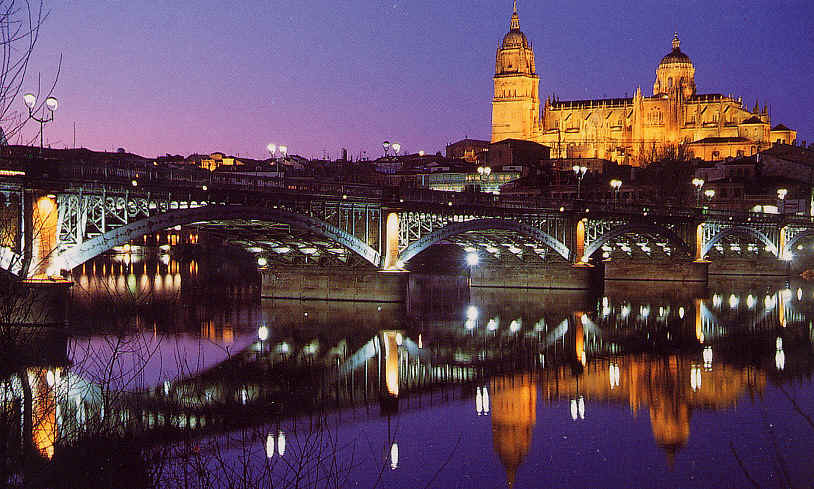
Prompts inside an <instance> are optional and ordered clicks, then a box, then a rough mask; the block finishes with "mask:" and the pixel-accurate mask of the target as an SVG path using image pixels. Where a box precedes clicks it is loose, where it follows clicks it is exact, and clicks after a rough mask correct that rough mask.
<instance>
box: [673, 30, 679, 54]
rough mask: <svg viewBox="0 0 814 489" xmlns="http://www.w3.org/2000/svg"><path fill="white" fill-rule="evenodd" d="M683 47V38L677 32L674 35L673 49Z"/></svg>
mask: <svg viewBox="0 0 814 489" xmlns="http://www.w3.org/2000/svg"><path fill="white" fill-rule="evenodd" d="M679 47H681V40H680V39H679V38H678V32H676V33H675V35H674V36H673V49H674V50H675V49H678V48H679Z"/></svg>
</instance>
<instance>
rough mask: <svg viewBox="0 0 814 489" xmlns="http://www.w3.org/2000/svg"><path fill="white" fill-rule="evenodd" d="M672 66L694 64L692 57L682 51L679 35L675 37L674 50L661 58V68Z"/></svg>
mask: <svg viewBox="0 0 814 489" xmlns="http://www.w3.org/2000/svg"><path fill="white" fill-rule="evenodd" d="M672 64H689V65H691V64H692V60H690V57H689V56H687V55H686V54H684V52H683V51H681V41H680V40H679V39H678V34H676V35H675V37H673V50H672V51H670V52H669V53H667V55H666V56H664V57H663V58H661V63H659V66H660V67H661V66H665V65H672Z"/></svg>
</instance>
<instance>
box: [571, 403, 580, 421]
mask: <svg viewBox="0 0 814 489" xmlns="http://www.w3.org/2000/svg"><path fill="white" fill-rule="evenodd" d="M578 409H579V408H578V407H577V400H576V399H571V419H573V420H574V421H576V420H577V418H578V417H579V411H578Z"/></svg>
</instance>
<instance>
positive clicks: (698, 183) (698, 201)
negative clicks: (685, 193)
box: [692, 177, 704, 207]
mask: <svg viewBox="0 0 814 489" xmlns="http://www.w3.org/2000/svg"><path fill="white" fill-rule="evenodd" d="M692 184H693V186H695V200H696V207H701V187H703V186H704V179H703V178H697V177H696V178H693V179H692Z"/></svg>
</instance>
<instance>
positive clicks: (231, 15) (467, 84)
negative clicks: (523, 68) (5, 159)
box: [14, 0, 814, 158]
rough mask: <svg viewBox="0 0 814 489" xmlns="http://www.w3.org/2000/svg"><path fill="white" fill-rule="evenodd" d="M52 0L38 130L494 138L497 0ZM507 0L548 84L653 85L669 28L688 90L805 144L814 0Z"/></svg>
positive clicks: (182, 145) (418, 143)
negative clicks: (687, 71)
mask: <svg viewBox="0 0 814 489" xmlns="http://www.w3.org/2000/svg"><path fill="white" fill-rule="evenodd" d="M50 8H51V16H50V18H49V19H48V21H47V23H46V25H45V26H44V28H43V31H42V35H41V41H40V45H39V46H38V50H37V52H36V54H35V58H36V59H35V62H34V63H33V65H32V71H31V75H32V80H36V73H37V72H42V74H43V79H47V78H48V76H49V75H50V74H51V73H52V72H53V68H54V66H55V65H56V60H57V58H58V56H59V53H62V54H63V56H64V61H63V69H62V75H61V77H60V80H59V84H58V86H57V89H56V91H55V95H56V96H57V97H58V98H59V99H60V103H61V105H60V109H59V111H58V112H57V119H56V121H55V122H54V123H52V124H51V125H49V126H48V127H47V128H46V142H50V143H51V144H52V146H53V147H65V146H67V147H70V146H72V144H73V124H74V122H75V123H76V128H77V129H76V140H77V144H78V145H79V146H84V147H88V148H92V149H96V150H105V149H107V150H115V149H116V148H117V147H120V146H121V147H125V148H127V150H128V151H131V152H135V153H139V154H143V155H145V156H154V155H160V154H164V153H173V154H175V153H180V154H184V155H186V154H189V153H193V152H212V151H224V152H226V153H232V154H240V155H242V156H247V157H258V158H261V157H265V156H266V153H265V146H266V144H267V143H268V142H275V143H278V144H282V143H285V144H288V146H289V148H290V152H293V153H298V154H303V155H306V156H309V155H310V156H323V155H324V153H325V152H327V153H328V154H329V155H330V156H332V157H336V156H337V155H338V153H339V149H340V148H341V147H347V148H348V149H349V150H350V151H351V153H352V154H354V155H358V154H359V153H360V152H361V151H367V152H368V154H369V155H371V156H374V157H375V156H378V155H379V154H380V153H381V146H380V143H381V141H383V140H385V139H389V140H391V141H399V142H401V143H402V145H403V147H404V148H405V149H406V150H407V151H410V152H415V151H418V150H426V151H428V152H434V151H438V150H443V147H444V146H445V145H446V143H447V142H450V141H455V140H457V139H460V138H463V137H464V136H469V137H475V138H483V139H488V138H489V136H490V119H491V104H490V101H491V96H492V79H491V77H492V75H493V73H494V55H495V48H496V47H497V43H498V41H499V40H500V39H501V38H502V36H503V35H504V34H505V32H506V31H507V30H508V25H509V17H510V15H511V1H508V0H500V1H495V0H489V1H487V0H470V1H463V0H449V1H444V2H439V1H437V0H412V1H406V0H390V1H387V2H382V1H378V0H376V1H371V0H354V1H350V0H312V1H310V2H279V1H267V0H264V1H260V0H244V1H242V2H224V1H222V0H221V1H214V0H194V1H191V2H167V1H157V0H142V1H137V2H128V1H121V0H111V1H104V2H101V1H98V0H63V1H61V2H59V1H56V0H51V2H50ZM519 10H520V22H521V28H522V29H523V30H524V32H525V33H526V35H527V36H528V37H529V39H530V40H531V41H532V42H533V43H534V48H535V53H536V56H537V70H538V73H539V74H540V91H541V93H542V94H544V95H543V96H545V95H546V94H550V93H552V92H556V93H557V94H558V95H559V97H560V98H561V99H563V100H565V99H569V98H599V97H605V96H608V97H621V96H624V95H625V94H626V93H632V92H633V89H634V87H635V86H636V85H641V86H642V89H643V90H644V91H645V93H646V94H649V93H650V92H651V90H652V83H653V79H654V77H655V75H654V72H655V68H656V65H657V64H658V62H659V60H660V59H661V57H662V56H664V55H665V54H666V53H667V52H668V51H669V50H670V41H671V39H672V34H673V32H674V31H676V30H677V31H678V32H679V34H680V36H681V39H682V49H683V50H684V52H686V53H687V54H688V55H689V56H690V57H691V58H692V60H693V62H694V63H695V67H696V81H697V84H698V90H699V92H715V93H724V94H728V93H732V94H734V95H740V96H743V97H744V100H745V101H746V102H747V104H748V106H749V107H750V108H751V107H752V106H753V105H754V102H755V99H756V98H759V99H760V101H761V104H763V103H764V101H765V102H768V103H769V104H770V105H771V109H772V122H773V123H775V124H776V123H779V122H782V123H784V124H786V125H788V126H790V127H791V128H793V129H796V130H798V131H799V137H800V139H807V140H808V141H809V142H814V115H812V109H814V90H812V87H814V55H813V54H812V53H814V35H812V34H811V33H810V31H809V30H808V28H809V20H810V19H811V18H812V15H814V7H813V6H812V4H811V2H808V1H806V0H797V1H788V0H779V1H774V2H768V1H755V0H751V1H749V0H747V1H743V0H742V1H737V2H736V1H732V0H716V1H715V2H710V1H704V2H702V1H695V0H683V1H680V2H679V1H665V2H655V1H650V0H648V1H638V2H631V1H624V0H623V1H614V2H608V1H597V0H589V1H583V2H573V1H572V0H546V1H534V2H532V1H528V0H525V1H524V0H520V2H519ZM30 86H32V87H33V86H34V84H33V83H32V84H31V85H30ZM20 107H21V108H22V107H23V105H22V101H21V102H20ZM35 130H36V128H34V127H33V126H32V127H30V128H28V135H29V136H33V135H34V134H35ZM14 142H17V141H16V140H15V141H14Z"/></svg>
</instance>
